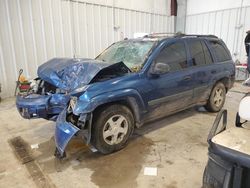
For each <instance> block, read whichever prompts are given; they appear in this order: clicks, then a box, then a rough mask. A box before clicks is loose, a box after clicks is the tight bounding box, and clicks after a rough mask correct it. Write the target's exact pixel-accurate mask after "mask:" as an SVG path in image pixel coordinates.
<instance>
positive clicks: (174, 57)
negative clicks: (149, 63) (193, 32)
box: [156, 42, 187, 72]
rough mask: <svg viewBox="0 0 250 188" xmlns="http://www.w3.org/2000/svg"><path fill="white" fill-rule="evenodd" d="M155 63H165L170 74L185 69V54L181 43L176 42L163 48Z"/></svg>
mask: <svg viewBox="0 0 250 188" xmlns="http://www.w3.org/2000/svg"><path fill="white" fill-rule="evenodd" d="M156 63H165V64H168V65H169V67H170V72H175V71H179V70H182V69H185V68H187V54H186V48H185V45H184V43H183V42H176V43H174V44H171V45H169V46H167V47H165V48H164V49H163V50H162V51H161V52H160V54H159V55H158V57H157V58H156Z"/></svg>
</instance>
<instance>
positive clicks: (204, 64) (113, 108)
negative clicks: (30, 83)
mask: <svg viewBox="0 0 250 188" xmlns="http://www.w3.org/2000/svg"><path fill="white" fill-rule="evenodd" d="M38 76H39V79H40V81H39V83H40V85H39V86H38V90H37V93H33V94H30V95H28V96H26V97H18V98H17V107H18V109H19V112H20V113H21V114H22V115H23V116H25V114H27V116H28V117H32V116H33V115H32V113H33V110H34V111H35V112H34V114H35V115H37V114H39V111H40V110H41V111H42V113H41V114H42V116H41V115H39V116H40V117H46V118H47V119H48V118H49V117H50V116H54V115H58V114H59V113H60V114H59V116H58V118H57V120H56V130H55V143H56V156H58V157H61V156H64V152H65V148H66V146H67V144H68V142H69V141H70V139H71V138H72V137H73V136H74V135H76V134H81V135H83V138H84V139H85V140H86V142H87V143H88V144H91V145H92V146H93V147H95V148H96V149H97V150H98V151H100V152H101V153H104V154H108V153H112V152H114V151H117V150H120V149H121V148H123V147H124V146H125V145H126V143H127V141H128V138H129V136H130V135H131V134H132V133H133V130H134V128H136V127H140V126H141V125H143V124H144V123H145V122H148V121H152V120H155V119H157V118H160V117H163V116H166V115H169V114H172V113H175V112H178V111H181V110H184V109H187V108H190V107H192V106H195V105H204V106H205V107H206V109H207V110H208V111H211V112H217V111H219V110H220V109H221V108H222V106H223V104H224V102H225V98H226V92H227V91H228V90H229V89H230V88H231V87H232V85H233V83H234V76H235V66H234V63H233V61H232V58H231V55H230V52H229V51H228V49H227V47H226V46H225V44H224V42H223V41H222V40H221V39H218V38H217V37H216V36H212V35H182V34H181V35H169V34H150V35H147V36H145V37H142V38H138V39H129V40H124V41H120V42H117V43H114V44H112V45H111V46H110V47H108V48H107V49H106V50H104V52H102V53H101V54H100V55H99V56H97V58H96V59H95V60H91V59H53V60H51V61H49V62H47V63H45V64H43V65H41V66H40V67H39V69H38ZM38 91H39V92H38ZM34 98H38V102H33V101H32V100H35V99H34ZM59 99H61V100H59ZM27 101H32V102H31V103H29V102H27ZM39 102H40V103H39ZM22 105H23V106H22ZM25 105H26V106H25ZM59 106H60V108H59Z"/></svg>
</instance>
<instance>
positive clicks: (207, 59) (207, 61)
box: [201, 41, 213, 64]
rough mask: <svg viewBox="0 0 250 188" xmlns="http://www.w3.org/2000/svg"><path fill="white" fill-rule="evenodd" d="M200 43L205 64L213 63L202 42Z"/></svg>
mask: <svg viewBox="0 0 250 188" xmlns="http://www.w3.org/2000/svg"><path fill="white" fill-rule="evenodd" d="M201 43H202V47H203V52H204V55H205V60H206V64H210V63H213V60H212V57H211V53H210V51H209V49H208V47H207V45H206V44H205V43H204V42H203V41H202V42H201Z"/></svg>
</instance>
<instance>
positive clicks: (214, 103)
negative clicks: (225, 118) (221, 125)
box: [205, 82, 226, 112]
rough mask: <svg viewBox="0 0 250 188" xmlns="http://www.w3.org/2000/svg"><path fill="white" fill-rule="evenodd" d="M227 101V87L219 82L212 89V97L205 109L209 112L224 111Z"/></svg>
mask: <svg viewBox="0 0 250 188" xmlns="http://www.w3.org/2000/svg"><path fill="white" fill-rule="evenodd" d="M225 100H226V88H225V85H224V84H223V83H221V82H218V83H217V84H216V85H215V86H214V88H213V89H212V92H211V94H210V97H209V99H208V101H207V104H206V106H205V108H206V110H207V111H209V112H219V111H220V110H221V109H222V107H223V105H224V103H225Z"/></svg>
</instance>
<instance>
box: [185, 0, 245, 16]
mask: <svg viewBox="0 0 250 188" xmlns="http://www.w3.org/2000/svg"><path fill="white" fill-rule="evenodd" d="M241 3H242V5H243V6H250V0H243V1H242V0H187V15H190V14H191V15H192V14H200V13H205V12H211V11H218V10H225V9H232V8H239V7H240V6H241Z"/></svg>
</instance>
